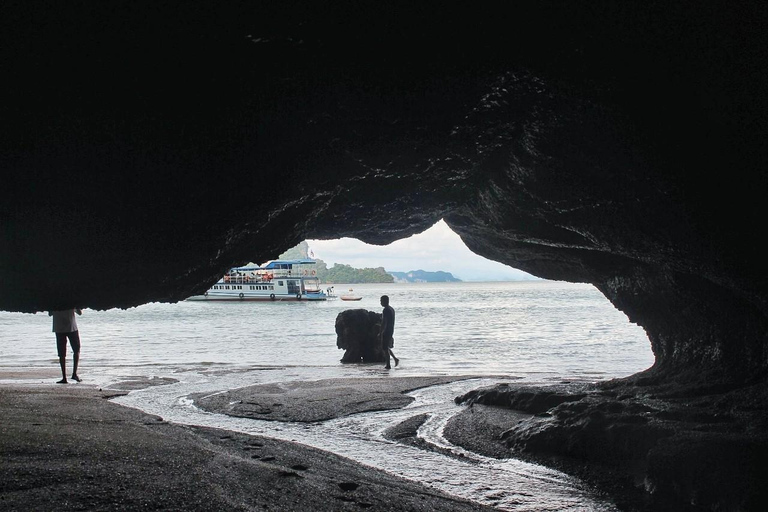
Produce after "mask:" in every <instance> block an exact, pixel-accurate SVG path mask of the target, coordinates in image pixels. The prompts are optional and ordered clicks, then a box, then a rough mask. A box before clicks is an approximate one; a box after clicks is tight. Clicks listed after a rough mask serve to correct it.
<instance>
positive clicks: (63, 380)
mask: <svg viewBox="0 0 768 512" xmlns="http://www.w3.org/2000/svg"><path fill="white" fill-rule="evenodd" d="M66 383H67V379H61V380H60V381H58V382H57V383H56V384H66Z"/></svg>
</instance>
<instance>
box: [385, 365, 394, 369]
mask: <svg viewBox="0 0 768 512" xmlns="http://www.w3.org/2000/svg"><path fill="white" fill-rule="evenodd" d="M384 369H385V370H391V369H392V367H391V366H390V365H387V366H385V367H384Z"/></svg>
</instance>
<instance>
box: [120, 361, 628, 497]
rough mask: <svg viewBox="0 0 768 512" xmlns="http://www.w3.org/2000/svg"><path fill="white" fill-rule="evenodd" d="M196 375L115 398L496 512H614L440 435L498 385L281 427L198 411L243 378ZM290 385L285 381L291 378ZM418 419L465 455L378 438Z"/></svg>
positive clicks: (561, 480)
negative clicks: (201, 400) (330, 458)
mask: <svg viewBox="0 0 768 512" xmlns="http://www.w3.org/2000/svg"><path fill="white" fill-rule="evenodd" d="M227 380H228V379H224V380H222V379H220V378H217V379H215V380H212V379H210V378H209V377H203V376H199V375H198V377H197V378H191V379H188V380H186V382H179V383H176V384H171V385H168V386H158V387H154V388H149V389H143V390H139V391H134V392H131V393H130V394H128V395H126V396H122V397H117V398H115V399H114V401H115V402H118V403H120V404H123V405H126V406H129V407H135V408H137V409H140V410H142V411H145V412H147V413H150V414H156V415H158V416H161V417H163V419H165V420H167V421H171V422H174V423H180V424H187V425H198V426H206V427H216V428H222V429H226V430H232V431H237V432H242V433H247V434H254V435H260V436H267V437H272V438H275V439H281V440H287V441H294V442H298V443H301V444H304V445H307V446H311V447H314V448H319V449H322V450H326V451H330V452H333V453H335V454H338V455H341V456H343V457H347V458H349V459H352V460H355V461H358V462H360V463H363V464H366V465H368V466H372V467H375V468H378V469H381V470H384V471H387V472H389V473H392V474H395V475H398V476H401V477H403V478H407V479H409V480H413V481H416V482H419V483H421V484H424V485H427V486H430V487H433V488H435V489H438V490H440V491H443V492H445V493H448V494H451V495H454V496H458V497H461V498H465V499H469V500H472V501H475V502H478V503H482V504H484V505H490V506H494V507H496V508H498V509H499V510H510V511H537V512H538V511H584V512H586V511H589V512H607V511H615V510H616V508H615V506H613V505H612V504H611V503H610V502H607V501H604V500H602V499H600V498H599V497H597V496H595V495H594V494H592V493H590V491H589V490H588V489H587V488H586V486H584V485H583V484H582V483H581V482H580V481H579V480H577V479H574V478H572V477H570V476H568V475H565V474H563V473H561V472H559V471H556V470H553V469H550V468H546V467H544V466H539V465H536V464H530V463H527V462H523V461H520V460H516V459H505V460H497V459H492V458H488V457H483V456H480V455H477V454H474V453H471V452H467V451H465V450H463V449H462V448H460V447H457V446H454V445H452V444H451V443H450V442H448V441H447V440H446V439H444V438H443V437H442V429H443V426H444V425H445V424H446V423H447V421H448V420H449V419H450V418H451V416H453V415H454V414H456V413H457V412H459V411H460V410H461V409H460V408H459V407H458V406H456V405H455V404H454V402H453V399H454V397H456V396H457V395H459V394H462V393H465V392H467V391H469V390H471V389H475V388H477V387H482V386H487V385H491V384H496V383H498V382H499V379H493V380H491V379H473V380H468V381H459V382H453V383H450V384H446V385H440V386H433V387H430V388H423V389H419V390H416V391H413V392H411V393H409V395H411V396H413V397H414V398H415V401H414V402H413V403H412V404H410V405H409V406H407V407H405V408H403V409H398V410H393V411H377V412H369V413H362V414H356V415H353V416H350V417H345V418H339V419H334V420H329V421H325V422H321V423H312V424H303V423H280V422H274V421H263V420H253V419H247V418H232V417H229V416H225V415H222V414H214V413H208V412H204V411H201V410H199V409H197V408H196V407H195V406H194V405H193V404H192V401H191V400H189V399H188V398H187V396H189V395H191V394H193V393H214V392H218V391H221V390H222V389H231V388H236V387H241V386H242V383H243V381H242V380H240V379H236V380H233V381H232V382H226V381H227ZM288 380H290V379H288ZM419 414H426V415H427V416H428V417H429V419H428V420H427V421H426V422H425V423H424V425H422V427H421V428H420V429H419V436H420V437H421V438H422V439H424V440H425V441H427V442H429V443H432V444H434V445H437V446H439V447H441V448H443V449H447V450H450V451H452V452H454V453H455V454H460V455H463V456H462V457H451V456H448V455H444V454H441V453H438V452H431V451H426V450H422V449H419V448H415V447H412V446H408V445H403V444H399V443H395V442H392V441H389V440H387V439H385V438H384V437H383V432H384V431H385V430H386V429H388V428H389V427H391V426H394V425H397V424H398V423H400V422H402V421H404V420H406V419H408V418H410V417H412V416H416V415H419Z"/></svg>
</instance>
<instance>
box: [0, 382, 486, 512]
mask: <svg viewBox="0 0 768 512" xmlns="http://www.w3.org/2000/svg"><path fill="white" fill-rule="evenodd" d="M115 394H116V392H114V391H109V390H100V389H99V388H97V387H95V386H89V385H68V386H63V385H59V386H56V385H55V384H54V385H50V386H45V385H40V386H28V385H23V384H22V385H9V384H3V385H0V411H1V412H2V416H3V421H2V426H0V452H2V453H3V464H2V466H1V467H0V482H2V483H0V508H2V509H3V510H53V509H57V510H82V509H89V510H90V509H114V508H119V509H122V510H139V509H140V510H154V509H165V510H253V509H259V510H276V511H277V510H279V511H291V512H292V511H297V512H298V511H305V510H317V511H331V510H339V509H342V508H345V507H347V506H354V508H363V509H365V508H371V507H375V509H376V510H405V509H412V510H445V511H489V510H495V509H494V508H493V507H489V506H484V505H480V504H478V503H474V502H469V501H465V500H462V499H460V498H456V497H453V496H449V495H447V494H443V493H441V492H439V491H437V490H434V489H432V488H429V487H426V486H423V485H421V484H418V483H416V482H412V481H409V480H406V479H403V478H400V477H397V476H394V475H391V474H389V473H386V472H384V471H380V470H377V469H373V468H371V467H368V466H364V465H362V464H359V463H356V462H354V461H351V460H349V459H346V458H343V457H340V456H337V455H334V454H332V453H330V452H325V451H322V450H317V449H314V448H311V447H307V446H304V445H301V444H297V443H292V442H289V441H279V440H275V439H271V438H266V437H260V436H255V435H247V434H239V433H235V432H231V431H225V430H220V429H214V428H206V427H189V426H182V425H176V424H173V423H169V422H166V421H164V420H163V419H162V418H159V417H158V416H154V415H149V414H145V413H143V412H141V411H139V410H137V409H132V408H130V407H125V406H122V405H119V404H116V403H113V402H111V401H109V400H107V399H106V398H109V397H112V396H115Z"/></svg>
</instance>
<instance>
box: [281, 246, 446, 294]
mask: <svg viewBox="0 0 768 512" xmlns="http://www.w3.org/2000/svg"><path fill="white" fill-rule="evenodd" d="M280 259H281V260H298V259H311V260H314V261H315V263H316V268H315V270H317V278H318V279H319V280H320V282H322V283H325V284H334V283H344V284H356V283H455V282H460V281H461V279H457V278H455V277H453V275H452V274H451V273H450V272H443V271H437V272H428V271H425V270H412V271H410V272H387V271H386V270H385V269H384V267H377V268H354V267H352V266H350V265H344V264H342V263H336V264H335V265H334V266H332V267H328V265H327V264H326V263H325V262H324V261H323V260H321V259H319V258H313V257H312V256H311V253H310V250H309V244H308V243H307V242H306V241H304V242H301V243H300V244H299V245H297V246H296V247H293V248H291V249H288V250H287V251H285V252H284V253H283V254H281V255H280Z"/></svg>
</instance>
